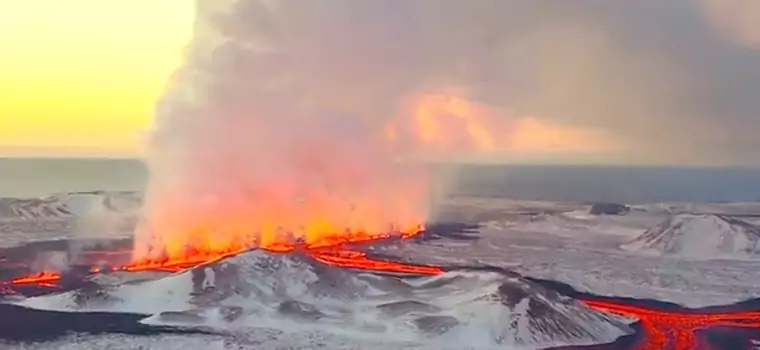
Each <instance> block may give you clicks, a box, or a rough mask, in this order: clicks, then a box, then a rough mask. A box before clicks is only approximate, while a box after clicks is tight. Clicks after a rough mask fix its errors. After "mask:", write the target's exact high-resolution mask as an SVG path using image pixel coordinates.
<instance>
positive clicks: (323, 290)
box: [17, 250, 632, 348]
mask: <svg viewBox="0 0 760 350" xmlns="http://www.w3.org/2000/svg"><path fill="white" fill-rule="evenodd" d="M320 260H321V259H318V258H315V257H313V256H311V255H309V254H302V253H299V252H292V253H288V254H282V253H275V252H269V251H265V250H253V251H249V252H245V253H242V254H239V255H236V256H233V257H229V258H226V259H223V260H220V261H217V262H213V263H208V264H204V265H201V266H197V267H195V268H192V269H188V270H185V271H182V272H179V273H175V274H170V275H167V276H165V277H162V278H159V279H151V280H147V281H127V282H125V281H124V275H129V276H135V274H136V273H128V272H120V273H111V274H97V275H93V277H92V278H90V280H89V282H90V283H89V284H88V285H87V286H86V287H83V288H80V289H76V290H71V291H67V292H62V293H56V294H50V295H44V296H38V297H31V298H28V299H24V300H21V301H18V302H17V305H19V306H24V307H29V308H34V309H42V310H55V311H65V312H116V313H128V314H143V315H146V318H145V319H143V320H142V321H141V322H142V323H143V324H149V325H155V326H164V327H165V326H181V327H183V328H191V329H192V328H198V329H213V330H217V331H219V332H230V331H242V330H245V329H248V328H257V327H267V328H274V329H278V330H280V331H283V332H290V331H292V330H296V329H304V328H308V329H310V330H311V329H316V330H318V331H320V332H324V333H327V334H330V333H342V334H345V333H346V332H349V333H350V334H352V336H359V337H362V338H378V339H381V338H384V339H386V340H387V339H389V338H391V339H396V340H397V341H399V342H406V343H422V342H423V341H424V342H426V343H427V342H431V341H433V342H436V341H441V342H447V343H448V344H449V345H451V342H452V341H455V340H454V339H462V341H464V342H465V343H466V344H464V343H462V342H461V341H459V343H458V348H462V347H463V346H465V345H466V346H473V342H476V343H478V344H479V346H483V347H491V346H501V345H507V344H509V345H523V346H528V347H531V348H546V347H552V346H562V345H587V344H597V343H607V342H612V341H614V340H615V339H616V338H618V337H620V336H623V335H626V334H630V333H632V330H631V328H629V327H628V325H627V324H626V322H624V321H623V320H622V319H620V318H619V317H617V316H611V315H609V314H606V313H603V312H600V311H595V310H593V309H591V308H589V307H588V306H586V305H585V304H583V303H581V302H578V301H576V300H574V299H572V298H569V297H566V296H563V295H561V294H560V293H558V292H556V291H552V290H550V289H548V288H546V287H543V286H541V285H539V284H536V283H533V282H530V281H528V280H526V279H524V278H523V277H521V276H519V275H517V274H515V273H512V272H508V271H502V270H481V269H467V268H462V269H452V270H450V271H446V272H443V273H441V274H436V275H429V276H425V275H409V274H407V275H397V274H388V273H378V272H368V271H366V270H360V269H359V270H357V269H350V268H345V267H341V266H335V265H329V264H325V263H323V262H320ZM140 273H143V274H144V273H146V272H140ZM140 273H137V274H140ZM390 334H393V336H392V337H389V335H390ZM442 344H443V343H442Z"/></svg>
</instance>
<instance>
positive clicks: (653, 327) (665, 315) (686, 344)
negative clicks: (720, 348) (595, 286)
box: [581, 299, 760, 350]
mask: <svg viewBox="0 0 760 350" xmlns="http://www.w3.org/2000/svg"><path fill="white" fill-rule="evenodd" d="M581 301H582V302H584V303H585V304H586V305H588V306H589V307H591V308H593V309H596V310H599V311H604V312H608V313H612V314H616V315H620V316H625V317H634V318H637V319H638V320H639V321H640V322H641V325H642V326H643V328H644V334H643V335H642V337H641V338H640V340H639V341H638V342H637V344H636V346H635V349H636V350H662V349H670V350H692V349H710V348H711V347H710V346H709V344H707V342H706V341H705V340H704V339H701V338H699V337H698V336H697V332H699V331H701V330H704V329H706V328H708V327H719V326H726V327H743V328H760V311H746V312H739V311H737V312H725V313H721V312H692V311H674V310H657V309H655V308H649V307H643V306H636V305H630V304H623V303H619V302H611V301H598V300H590V299H582V300H581Z"/></svg>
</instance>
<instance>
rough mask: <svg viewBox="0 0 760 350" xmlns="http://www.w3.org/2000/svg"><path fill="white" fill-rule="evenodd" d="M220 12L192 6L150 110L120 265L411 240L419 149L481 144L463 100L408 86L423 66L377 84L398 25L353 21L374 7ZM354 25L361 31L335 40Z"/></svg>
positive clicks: (240, 6)
mask: <svg viewBox="0 0 760 350" xmlns="http://www.w3.org/2000/svg"><path fill="white" fill-rule="evenodd" d="M226 3H228V4H226V6H227V7H225V1H214V2H213V3H212V2H204V1H201V2H200V6H199V14H198V19H197V23H196V27H195V30H196V33H195V38H194V39H193V41H192V42H191V43H190V44H189V47H188V48H187V57H186V61H185V63H184V65H183V66H182V67H181V68H179V70H178V71H177V72H176V74H175V75H174V77H173V79H172V80H171V82H170V84H169V85H168V87H167V89H166V92H165V94H164V96H163V97H162V98H161V99H160V101H159V103H158V106H157V109H156V120H155V127H154V128H153V130H152V133H151V134H150V137H149V142H148V147H147V149H148V161H147V162H148V165H149V169H150V174H151V177H150V183H149V185H148V189H147V193H146V205H145V219H144V221H143V222H142V223H141V224H140V225H139V227H138V229H137V231H136V234H135V246H134V256H133V263H132V264H131V265H130V266H129V268H134V269H140V268H147V267H156V268H160V267H164V266H176V265H184V264H193V263H199V262H204V261H208V260H213V259H216V258H219V257H222V256H226V255H230V254H234V253H236V252H240V251H242V250H245V249H250V248H256V247H258V248H264V249H270V250H277V251H288V250H291V249H294V247H296V246H304V247H307V248H309V249H313V248H319V247H327V246H335V245H337V244H340V243H343V242H357V241H367V240H374V239H379V238H386V237H392V236H402V237H408V236H411V235H414V234H417V233H419V232H420V231H421V230H422V229H423V228H424V222H425V221H426V219H427V216H428V209H429V204H430V203H429V187H428V184H429V178H428V174H427V172H426V166H425V165H424V164H423V162H421V161H420V157H421V156H424V155H422V153H423V152H422V151H427V150H430V149H434V150H435V151H437V152H442V153H445V152H447V151H451V150H454V149H456V150H459V151H462V150H465V151H466V150H478V149H480V148H484V147H486V148H490V142H489V141H490V140H491V139H493V136H491V135H488V132H487V130H488V126H487V125H479V124H478V121H477V119H476V118H471V117H469V116H468V115H466V114H468V113H469V111H468V110H466V109H462V108H461V106H463V105H466V104H467V103H468V102H467V101H465V100H463V99H462V100H461V102H460V103H459V104H457V106H459V107H460V110H461V111H457V110H452V108H450V107H449V105H451V103H450V101H449V100H447V99H446V98H445V96H446V94H438V95H440V96H444V98H440V97H439V98H420V97H418V96H426V95H433V96H435V94H427V93H420V92H419V91H420V90H419V89H418V87H417V86H416V85H417V84H414V85H415V86H402V85H405V84H406V82H403V81H401V80H399V79H400V76H402V75H404V74H405V73H411V72H412V70H413V69H414V68H415V67H416V66H398V67H394V68H392V69H391V71H393V73H394V74H392V75H388V76H382V75H377V72H376V70H374V69H373V67H377V68H380V67H384V66H387V65H386V64H385V62H384V60H385V59H386V58H388V55H391V53H390V51H385V52H383V51H382V50H381V46H377V45H378V44H380V42H378V41H375V42H373V41H372V39H377V40H379V41H381V42H387V43H391V42H392V41H394V40H398V38H397V37H388V36H386V35H388V34H389V33H386V31H387V30H391V29H392V28H393V26H392V22H393V20H394V18H395V17H394V16H380V17H377V15H376V14H375V15H372V14H369V13H364V15H365V16H367V15H369V16H370V17H372V18H373V19H372V20H371V21H369V22H367V23H369V24H368V25H365V24H360V23H359V22H356V18H355V16H356V15H357V14H360V13H363V10H362V9H363V8H364V7H365V6H368V5H366V4H365V5H361V4H357V3H355V2H346V1H336V2H334V3H329V4H327V3H325V4H320V5H319V6H317V5H309V6H306V5H304V4H303V3H301V2H288V1H284V2H279V3H276V4H275V3H271V2H265V1H237V2H230V1H227V2H226ZM337 5H340V6H337ZM304 6H306V7H308V8H309V9H310V11H307V12H304V11H303V9H304ZM249 7H250V8H249ZM227 10H229V11H227ZM358 10H362V11H358ZM364 10H366V9H364ZM295 15H298V16H301V15H302V16H305V17H299V18H297V21H296V19H295V18H294V16H295ZM298 16H296V17H298ZM356 25H361V26H364V27H362V28H361V29H362V30H360V31H361V32H362V33H366V37H364V36H362V35H358V36H357V35H352V34H350V32H351V31H350V30H337V31H336V28H351V27H354V26H356ZM364 30H366V31H364ZM355 34H356V33H355ZM375 36H377V37H375ZM317 42H318V43H319V45H318V46H314V43H317ZM395 54H403V52H396V53H395ZM402 83H403V84H402ZM420 83H422V81H421V82H420ZM410 101H411V103H410ZM458 101H459V100H458ZM436 104H438V106H437V107H436ZM451 115H457V116H458V117H457V118H451V117H450V116H451ZM444 119H446V120H448V122H446V123H445V126H446V128H445V131H446V133H441V132H437V130H443V128H442V127H441V126H442V125H444V123H443V122H442V120H444ZM399 121H409V123H401V122H399ZM410 125H411V126H412V127H410ZM446 140H454V141H456V142H446ZM431 145H432V146H435V147H430V146H431Z"/></svg>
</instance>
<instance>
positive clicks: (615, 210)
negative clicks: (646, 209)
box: [589, 203, 631, 215]
mask: <svg viewBox="0 0 760 350" xmlns="http://www.w3.org/2000/svg"><path fill="white" fill-rule="evenodd" d="M630 211H631V208H630V207H628V206H627V205H624V204H618V203H594V204H592V205H591V209H590V210H589V214H591V215H625V214H628V213H629V212H630Z"/></svg>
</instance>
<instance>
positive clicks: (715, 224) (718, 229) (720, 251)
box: [622, 214, 760, 259]
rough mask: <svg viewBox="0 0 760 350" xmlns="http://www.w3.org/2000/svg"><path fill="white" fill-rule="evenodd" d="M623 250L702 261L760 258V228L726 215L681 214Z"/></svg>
mask: <svg viewBox="0 0 760 350" xmlns="http://www.w3.org/2000/svg"><path fill="white" fill-rule="evenodd" d="M622 248H623V249H625V250H632V251H649V252H655V253H658V254H665V255H675V256H688V257H693V258H702V259H710V258H732V257H757V256H758V255H760V227H757V226H755V225H753V224H750V223H748V222H745V221H742V220H739V219H736V218H732V217H729V216H725V215H710V214H678V215H675V216H673V217H671V218H670V219H668V220H666V221H664V222H663V223H661V224H659V225H657V226H655V227H653V228H651V229H649V230H647V231H646V232H644V234H642V235H641V236H639V237H637V238H636V239H634V240H633V241H631V242H628V243H626V244H625V245H623V246H622Z"/></svg>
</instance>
